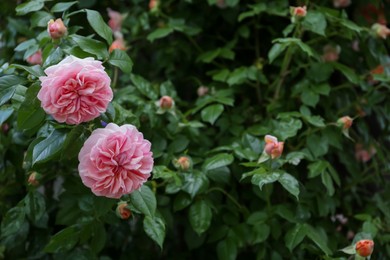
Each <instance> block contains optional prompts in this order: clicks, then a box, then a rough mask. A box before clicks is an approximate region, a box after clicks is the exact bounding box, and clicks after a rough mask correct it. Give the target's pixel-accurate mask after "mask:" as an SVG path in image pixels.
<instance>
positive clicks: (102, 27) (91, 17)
mask: <svg viewBox="0 0 390 260" xmlns="http://www.w3.org/2000/svg"><path fill="white" fill-rule="evenodd" d="M76 3H77V2H76ZM86 12H87V20H88V22H89V25H91V27H92V28H93V29H94V31H95V32H96V33H97V34H98V35H99V36H100V37H102V38H103V39H105V40H106V42H107V43H108V45H110V44H111V43H112V30H111V28H110V27H108V25H107V24H106V23H105V22H104V20H103V18H102V16H101V15H100V14H99V13H98V12H97V11H94V10H89V9H86Z"/></svg>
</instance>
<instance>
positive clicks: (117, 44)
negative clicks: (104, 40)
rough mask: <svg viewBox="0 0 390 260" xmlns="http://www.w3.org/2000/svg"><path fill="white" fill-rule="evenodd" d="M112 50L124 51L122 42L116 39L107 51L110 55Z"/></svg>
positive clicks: (124, 47)
mask: <svg viewBox="0 0 390 260" xmlns="http://www.w3.org/2000/svg"><path fill="white" fill-rule="evenodd" d="M113 50H122V51H125V50H126V46H125V42H124V41H123V39H121V38H118V39H116V40H115V41H113V42H112V43H111V46H110V48H109V49H108V51H109V52H110V53H111V52H112V51H113Z"/></svg>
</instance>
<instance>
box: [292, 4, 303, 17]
mask: <svg viewBox="0 0 390 260" xmlns="http://www.w3.org/2000/svg"><path fill="white" fill-rule="evenodd" d="M291 13H292V15H293V16H297V17H305V16H306V14H307V9H306V6H298V7H292V9H291Z"/></svg>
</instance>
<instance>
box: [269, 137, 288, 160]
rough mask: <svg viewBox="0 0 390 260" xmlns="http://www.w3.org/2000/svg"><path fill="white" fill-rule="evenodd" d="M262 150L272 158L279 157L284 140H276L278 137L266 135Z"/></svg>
mask: <svg viewBox="0 0 390 260" xmlns="http://www.w3.org/2000/svg"><path fill="white" fill-rule="evenodd" d="M264 140H265V147H264V151H265V153H266V154H268V155H269V156H271V158H272V159H276V158H279V157H280V156H281V155H282V153H283V148H284V142H278V139H277V138H276V137H275V136H272V135H266V136H265V138H264Z"/></svg>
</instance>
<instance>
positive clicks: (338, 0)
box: [333, 0, 351, 8]
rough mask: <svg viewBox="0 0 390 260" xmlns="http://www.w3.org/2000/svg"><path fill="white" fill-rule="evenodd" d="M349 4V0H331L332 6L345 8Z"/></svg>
mask: <svg viewBox="0 0 390 260" xmlns="http://www.w3.org/2000/svg"><path fill="white" fill-rule="evenodd" d="M350 4H351V0H333V6H334V7H336V8H345V7H348V6H349V5H350Z"/></svg>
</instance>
